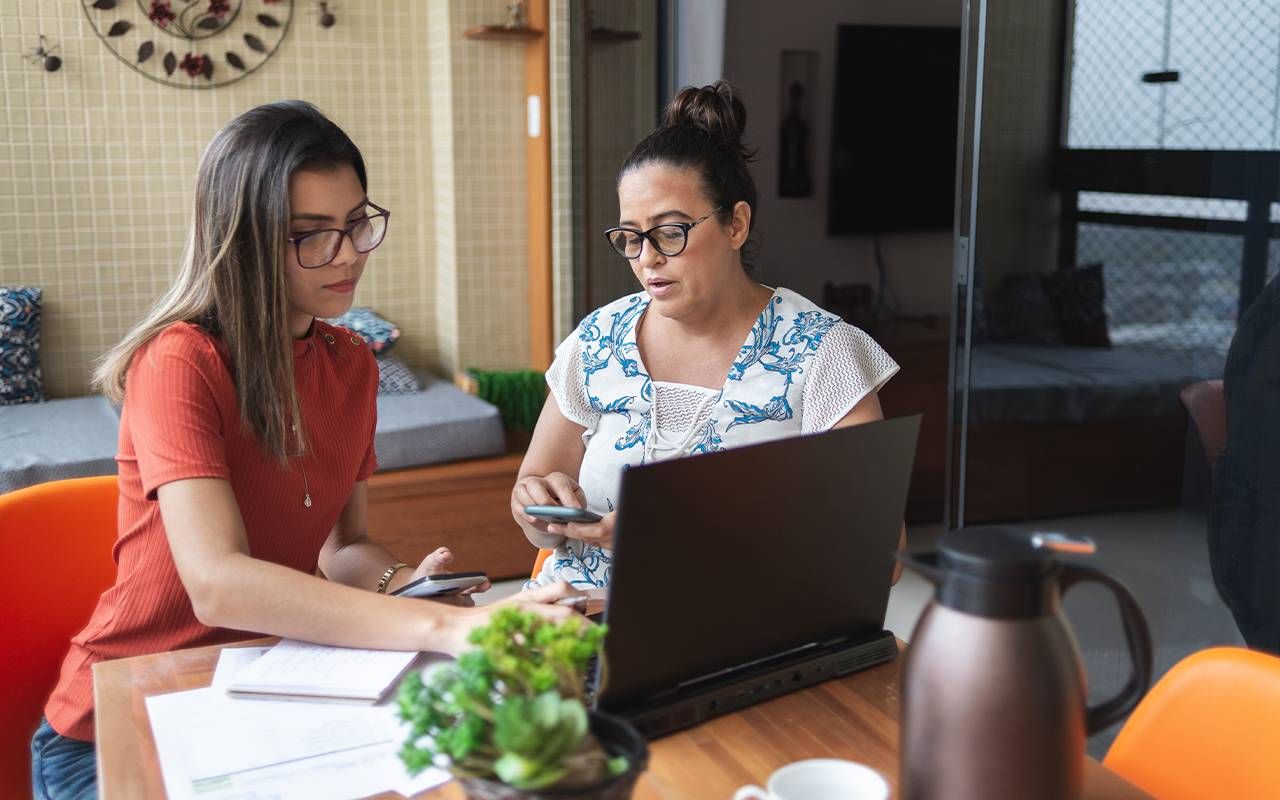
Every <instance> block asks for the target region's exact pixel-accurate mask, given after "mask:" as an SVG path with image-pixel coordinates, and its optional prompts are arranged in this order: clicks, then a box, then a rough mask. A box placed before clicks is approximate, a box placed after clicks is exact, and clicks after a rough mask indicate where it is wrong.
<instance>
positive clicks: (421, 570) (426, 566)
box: [410, 547, 493, 606]
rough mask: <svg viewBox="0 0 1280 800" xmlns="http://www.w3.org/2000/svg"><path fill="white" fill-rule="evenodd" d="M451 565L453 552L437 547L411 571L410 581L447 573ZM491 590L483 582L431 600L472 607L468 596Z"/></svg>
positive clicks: (471, 601) (474, 602)
mask: <svg viewBox="0 0 1280 800" xmlns="http://www.w3.org/2000/svg"><path fill="white" fill-rule="evenodd" d="M452 563H453V551H452V550H450V549H449V548H447V547H437V548H436V549H435V551H433V552H431V553H428V554H427V557H426V558H424V559H422V563H421V564H419V565H418V568H417V569H415V570H414V571H413V577H412V578H410V581H416V580H417V579H418V578H425V577H426V576H428V575H440V574H444V573H448V572H449V565H450V564H452ZM491 588H493V586H492V584H490V583H489V581H487V580H486V581H485V582H484V583H482V584H480V585H479V586H472V587H471V588H470V589H463V590H462V591H461V592H458V593H457V594H452V595H444V596H442V597H433V598H431V599H433V600H436V601H438V602H441V603H449V604H450V605H455V606H474V605H475V604H476V601H475V600H472V599H471V597H470V595H473V594H476V593H477V592H487V591H489V590H490V589H491Z"/></svg>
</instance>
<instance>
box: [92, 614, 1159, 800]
mask: <svg viewBox="0 0 1280 800" xmlns="http://www.w3.org/2000/svg"><path fill="white" fill-rule="evenodd" d="M272 641H274V640H272V639H266V640H257V641H253V642H243V643H240V644H242V645H261V644H268V643H270V642H272ZM231 646H235V645H231ZM220 650H221V648H220V647H201V648H195V649H191V650H177V651H174V652H170V653H160V654H157V655H151V656H140V657H138V658H126V659H120V660H118V661H107V662H103V663H100V664H96V665H95V666H94V669H93V693H94V702H95V704H96V708H97V716H96V723H95V724H96V731H95V732H96V736H97V741H98V788H99V792H100V797H101V798H103V800H128V799H131V798H136V797H163V796H164V782H163V781H162V779H161V776H160V765H159V762H158V761H157V758H156V749H155V743H154V741H153V740H152V738H151V725H150V723H149V721H148V719H147V710H146V705H145V703H144V702H143V699H144V698H145V697H147V696H149V695H156V694H166V693H168V692H176V691H182V690H185V689H198V688H201V687H204V686H208V685H209V683H210V681H211V679H212V677H213V670H214V667H215V666H216V665H217V662H218V652H219V651H220ZM900 664H901V659H896V660H895V661H893V662H892V663H889V664H884V665H881V666H878V667H874V668H872V669H869V670H864V671H862V672H858V673H854V674H853V675H850V676H848V677H845V678H840V679H838V680H832V681H827V682H826V683H821V684H818V685H817V686H813V687H810V688H808V689H804V690H801V691H798V692H793V693H791V694H789V695H784V696H782V697H778V698H775V699H773V700H770V701H768V702H765V703H761V704H759V705H756V706H752V707H751V708H748V709H745V710H743V711H739V712H737V713H735V714H729V715H726V716H723V717H720V718H718V719H714V720H711V721H710V722H707V723H704V724H702V725H699V726H697V727H695V728H690V729H688V730H685V731H682V732H680V733H676V734H673V735H671V736H667V737H665V738H663V739H659V740H658V741H655V742H651V743H650V745H649V769H648V771H647V772H645V774H644V775H643V776H642V777H641V779H640V782H639V784H638V786H637V788H636V793H635V799H636V800H686V799H687V800H704V799H705V798H724V799H725V800H727V798H730V797H732V796H733V792H734V790H736V789H737V788H738V787H739V786H742V785H743V784H746V783H757V784H763V783H764V782H765V780H766V779H767V778H768V776H769V774H770V773H771V772H773V770H775V769H777V768H778V767H781V766H782V765H784V764H787V763H789V762H792V761H798V760H800V759H805V758H846V759H850V760H853V761H860V762H862V763H864V764H867V765H869V766H871V767H874V768H875V769H877V770H879V771H880V772H881V773H883V774H884V775H885V776H887V777H888V779H889V782H890V783H891V784H893V785H894V787H895V790H896V783H897V773H898V707H899V704H898V671H899V667H900ZM462 796H463V795H462V792H461V790H460V789H459V788H458V787H457V785H456V784H452V783H450V784H447V785H445V786H442V787H440V788H438V789H435V790H433V791H430V792H427V793H425V794H423V795H421V796H420V797H422V798H424V800H425V799H430V800H446V799H449V800H457V799H459V798H462ZM387 797H398V795H387ZM1085 797H1086V798H1090V800H1128V799H1129V798H1146V797H1148V796H1147V795H1146V794H1144V793H1143V792H1141V791H1140V790H1138V789H1137V788H1135V787H1134V786H1133V785H1132V784H1129V783H1128V782H1126V781H1125V780H1124V779H1122V778H1120V777H1119V776H1117V775H1116V774H1115V773H1113V772H1111V771H1109V770H1108V769H1107V768H1106V767H1104V766H1102V765H1101V764H1099V763H1098V762H1096V761H1094V760H1093V759H1087V760H1086V763H1085Z"/></svg>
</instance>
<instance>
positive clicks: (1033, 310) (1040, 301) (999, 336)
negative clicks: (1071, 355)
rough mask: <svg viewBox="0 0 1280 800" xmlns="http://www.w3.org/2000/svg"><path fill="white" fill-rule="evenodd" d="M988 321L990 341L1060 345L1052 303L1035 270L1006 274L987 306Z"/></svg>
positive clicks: (1060, 339)
mask: <svg viewBox="0 0 1280 800" xmlns="http://www.w3.org/2000/svg"><path fill="white" fill-rule="evenodd" d="M987 322H988V326H987V327H988V331H989V335H990V336H991V341H993V342H1003V343H1007V344H1046V345H1047V344H1062V334H1061V333H1059V331H1058V318H1057V315H1056V313H1055V311H1054V307H1053V303H1052V302H1051V301H1050V300H1049V295H1048V293H1047V292H1046V291H1045V286H1044V278H1043V277H1042V276H1041V275H1039V274H1038V273H1034V272H1015V273H1012V274H1010V275H1006V276H1005V279H1004V281H1003V282H1002V283H1001V284H1000V289H999V291H997V292H996V294H995V297H993V298H991V304H990V305H989V306H988V307H987Z"/></svg>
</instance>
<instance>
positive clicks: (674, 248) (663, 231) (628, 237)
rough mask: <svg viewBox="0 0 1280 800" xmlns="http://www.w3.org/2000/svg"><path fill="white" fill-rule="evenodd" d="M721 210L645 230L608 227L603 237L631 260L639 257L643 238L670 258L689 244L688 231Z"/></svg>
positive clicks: (619, 253)
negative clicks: (689, 220) (691, 219)
mask: <svg viewBox="0 0 1280 800" xmlns="http://www.w3.org/2000/svg"><path fill="white" fill-rule="evenodd" d="M722 210H724V206H721V207H720V208H713V209H711V210H710V211H708V212H707V213H706V214H704V215H703V216H701V217H698V218H697V219H695V220H694V221H693V222H664V223H663V224H661V225H654V226H653V227H652V228H650V229H649V230H647V231H642V230H639V229H637V228H609V229H608V230H606V231H605V232H604V238H606V239H608V240H609V244H611V245H613V249H614V250H616V251H618V255H620V256H622V257H623V258H626V259H630V260H632V261H634V260H635V259H637V258H639V257H640V253H641V251H643V250H644V242H645V239H648V240H649V243H650V244H652V245H653V249H654V250H657V251H658V252H659V253H661V254H663V255H664V256H666V257H668V258H672V257H674V256H678V255H680V254H681V253H683V252H684V249H685V248H686V247H688V246H689V231H691V230H693V229H694V228H695V227H697V226H698V225H699V224H700V223H702V222H704V221H705V220H708V219H710V218H711V216H712V215H713V214H716V213H719V212H720V211H722Z"/></svg>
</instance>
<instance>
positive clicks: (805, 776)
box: [733, 758, 889, 800]
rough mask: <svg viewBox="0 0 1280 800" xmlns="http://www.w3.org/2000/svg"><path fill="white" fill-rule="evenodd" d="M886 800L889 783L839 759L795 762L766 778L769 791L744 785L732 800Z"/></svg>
mask: <svg viewBox="0 0 1280 800" xmlns="http://www.w3.org/2000/svg"><path fill="white" fill-rule="evenodd" d="M837 798H838V799H839V800H889V784H888V783H887V782H886V781H885V779H884V778H883V777H882V776H881V775H880V773H878V772H876V771H875V770H873V769H872V768H871V767H868V766H866V765H864V764H858V763H856V762H853V761H842V760H840V759H838V758H812V759H809V760H807V761H797V762H795V763H794V764H788V765H786V766H785V767H782V768H781V769H778V770H776V771H775V772H774V773H773V774H772V775H770V776H769V788H768V790H765V789H761V788H760V787H759V786H743V787H742V788H741V789H739V790H738V791H737V792H735V793H734V795H733V800H837Z"/></svg>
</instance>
